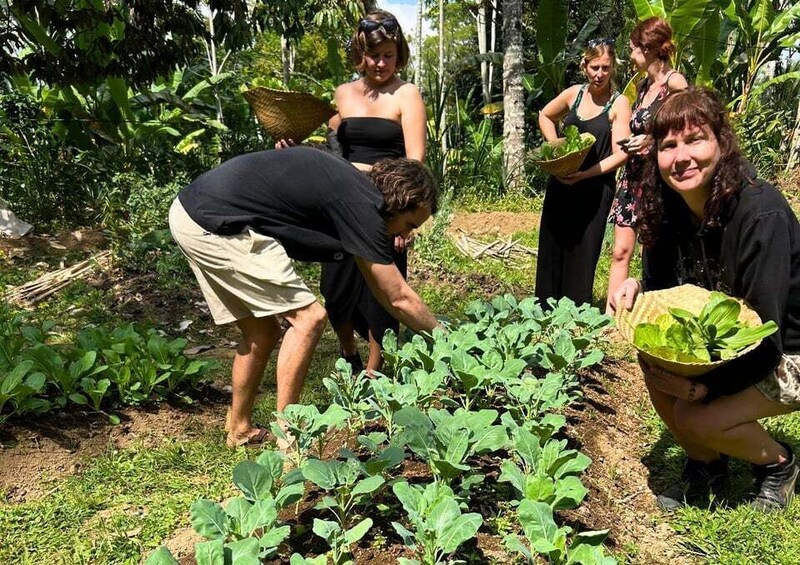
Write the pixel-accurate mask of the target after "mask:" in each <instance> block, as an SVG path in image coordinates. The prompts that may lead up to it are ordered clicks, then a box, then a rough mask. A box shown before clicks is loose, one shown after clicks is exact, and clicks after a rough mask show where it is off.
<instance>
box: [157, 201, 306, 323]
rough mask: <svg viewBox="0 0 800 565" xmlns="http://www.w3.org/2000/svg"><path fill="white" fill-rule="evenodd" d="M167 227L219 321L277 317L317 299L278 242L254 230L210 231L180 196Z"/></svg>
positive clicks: (171, 212)
mask: <svg viewBox="0 0 800 565" xmlns="http://www.w3.org/2000/svg"><path fill="white" fill-rule="evenodd" d="M169 227H170V231H171V232H172V237H173V238H174V239H175V241H176V243H177V244H178V247H180V249H181V251H182V252H183V254H184V255H185V256H186V258H187V259H188V260H189V265H190V266H191V268H192V271H193V272H194V275H195V277H197V282H199V283H200V290H202V291H203V296H204V297H205V299H206V302H208V308H209V310H211V315H212V316H213V317H214V322H215V323H217V324H227V323H229V322H233V321H235V320H241V319H243V318H249V317H250V316H255V317H257V318H261V317H264V316H274V315H275V314H283V313H285V312H288V311H291V310H297V309H299V308H303V307H304V306H308V305H309V304H311V303H312V302H314V301H316V297H315V296H314V294H313V293H312V292H311V291H310V290H308V287H307V286H306V285H305V283H304V282H303V281H302V279H301V278H300V277H299V276H298V275H297V273H296V272H295V270H294V267H293V266H292V261H291V260H290V259H289V256H288V255H287V254H286V250H285V249H284V248H283V246H282V245H281V244H280V243H279V242H278V241H277V240H275V239H273V238H271V237H269V236H266V235H261V234H259V233H256V232H254V231H252V230H250V231H248V232H247V233H243V234H239V235H215V234H213V233H210V232H208V231H206V230H204V229H203V228H201V227H200V226H198V225H197V224H196V223H195V222H194V220H192V219H191V218H190V217H189V215H188V214H187V213H186V211H185V210H184V209H183V206H182V205H181V203H180V201H179V200H178V199H177V198H176V199H175V202H173V203H172V207H171V208H170V210H169Z"/></svg>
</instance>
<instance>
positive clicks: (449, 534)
mask: <svg viewBox="0 0 800 565" xmlns="http://www.w3.org/2000/svg"><path fill="white" fill-rule="evenodd" d="M392 491H393V492H394V494H395V496H397V498H398V500H400V503H401V504H402V505H403V509H404V510H405V511H406V516H407V517H408V522H409V526H410V528H411V529H410V530H409V529H408V528H406V527H405V526H403V525H402V524H400V523H399V522H392V526H393V527H394V529H395V530H396V531H397V533H398V534H400V537H401V538H403V543H404V544H405V545H406V546H408V547H410V548H412V549H414V550H415V551H416V553H417V556H418V557H419V559H420V560H419V561H415V560H410V559H404V558H400V559H398V562H399V563H401V564H402V565H414V564H419V563H423V564H424V565H435V564H437V563H444V562H445V561H444V560H445V558H446V557H447V556H448V555H450V554H452V553H453V552H455V551H456V550H457V549H458V548H459V546H461V544H463V543H464V542H465V541H467V540H469V539H471V538H473V537H474V536H475V534H476V533H477V531H478V528H480V526H481V524H482V523H483V518H482V517H481V515H480V514H477V513H469V514H462V513H461V509H460V508H459V504H458V501H457V499H456V497H455V495H454V494H453V490H452V489H451V488H450V487H449V486H447V485H445V484H441V483H431V484H428V485H427V486H425V487H422V486H417V485H414V486H412V485H409V484H408V483H407V482H406V481H401V482H398V483H395V484H394V486H393V487H392Z"/></svg>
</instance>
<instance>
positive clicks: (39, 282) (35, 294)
mask: <svg viewBox="0 0 800 565" xmlns="http://www.w3.org/2000/svg"><path fill="white" fill-rule="evenodd" d="M110 258H111V252H110V251H102V252H100V253H98V254H97V255H95V256H93V257H90V258H88V259H85V260H83V261H80V262H79V263H76V264H74V265H72V266H70V267H65V268H63V269H59V270H57V271H52V272H50V273H45V274H44V275H42V276H40V277H39V278H37V279H35V280H32V281H30V282H27V283H25V284H22V285H20V286H18V287H15V288H11V289H8V290H7V291H6V292H5V293H4V297H5V299H6V300H9V301H11V302H18V303H23V304H24V303H28V304H35V303H37V302H39V301H41V300H44V299H45V298H47V297H49V296H52V295H53V294H54V293H56V292H58V291H59V290H61V289H62V288H64V287H66V286H68V285H69V284H70V283H71V282H72V281H75V280H78V279H81V278H85V277H86V276H87V275H89V274H90V273H92V272H94V270H95V268H96V267H100V268H101V269H102V268H104V267H105V266H106V265H107V264H108V262H109V261H110Z"/></svg>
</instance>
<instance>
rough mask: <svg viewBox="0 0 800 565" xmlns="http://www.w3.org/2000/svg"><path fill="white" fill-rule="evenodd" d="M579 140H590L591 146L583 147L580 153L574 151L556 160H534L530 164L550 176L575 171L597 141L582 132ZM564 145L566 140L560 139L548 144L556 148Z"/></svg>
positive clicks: (592, 136) (589, 134)
mask: <svg viewBox="0 0 800 565" xmlns="http://www.w3.org/2000/svg"><path fill="white" fill-rule="evenodd" d="M581 138H583V139H588V138H591V139H592V144H591V145H589V146H588V147H584V148H583V149H581V150H580V151H575V152H573V153H568V154H566V155H562V156H561V157H558V158H557V159H548V160H546V161H543V160H538V159H534V160H533V161H532V162H533V164H534V165H536V166H537V167H539V168H541V169H542V170H544V171H545V172H548V173H550V174H551V175H555V176H560V175H568V174H571V173H574V172H575V171H577V170H578V169H579V168H580V167H581V165H582V164H583V162H584V160H586V156H587V155H588V154H589V151H590V150H591V149H592V147H594V142H595V141H597V138H595V136H594V135H592V134H591V133H589V132H583V133H582V134H581ZM564 143H566V139H564V138H563V137H560V138H558V139H556V140H555V141H552V142H550V144H551V145H554V146H556V147H558V146H559V145H563V144H564Z"/></svg>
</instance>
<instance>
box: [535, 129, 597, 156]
mask: <svg viewBox="0 0 800 565" xmlns="http://www.w3.org/2000/svg"><path fill="white" fill-rule="evenodd" d="M563 134H564V137H563V138H562V139H561V140H560V141H559V142H558V143H550V142H547V141H545V142H544V143H542V144H541V145H540V146H539V147H538V148H537V149H534V150H533V152H532V154H533V157H534V159H536V160H537V161H551V160H553V159H559V158H561V157H564V156H565V155H569V154H571V153H578V152H580V151H583V150H584V149H586V148H587V147H591V146H592V145H593V144H594V141H595V140H594V136H592V135H585V136H581V132H580V131H578V128H577V127H576V126H567V127H565V128H564V131H563Z"/></svg>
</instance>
